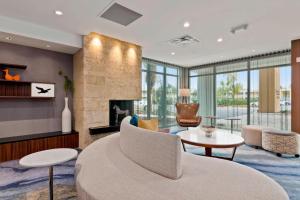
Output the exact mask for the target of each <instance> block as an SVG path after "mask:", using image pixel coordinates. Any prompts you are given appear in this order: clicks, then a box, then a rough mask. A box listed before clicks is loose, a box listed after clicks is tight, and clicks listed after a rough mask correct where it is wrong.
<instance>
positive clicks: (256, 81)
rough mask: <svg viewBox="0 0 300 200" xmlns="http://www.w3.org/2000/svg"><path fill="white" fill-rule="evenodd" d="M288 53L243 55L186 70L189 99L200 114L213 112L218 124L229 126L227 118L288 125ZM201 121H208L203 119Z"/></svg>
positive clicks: (240, 124)
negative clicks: (196, 106) (242, 56)
mask: <svg viewBox="0 0 300 200" xmlns="http://www.w3.org/2000/svg"><path fill="white" fill-rule="evenodd" d="M289 64H290V55H289V54H284V55H278V56H273V57H265V58H257V59H248V60H247V59H245V60H243V61H239V62H232V63H227V64H218V65H210V66H204V67H200V68H193V69H191V70H189V86H190V89H191V101H193V102H199V103H200V115H202V116H208V115H215V116H217V117H218V118H219V119H218V120H217V126H218V127H220V128H225V129H228V128H230V121H228V120H226V119H228V118H232V117H234V118H240V119H241V121H239V123H238V125H237V124H235V127H234V128H236V129H240V128H241V126H242V125H245V124H256V125H261V126H268V127H276V128H279V129H282V130H290V128H291V67H290V66H289ZM204 123H208V122H207V121H204Z"/></svg>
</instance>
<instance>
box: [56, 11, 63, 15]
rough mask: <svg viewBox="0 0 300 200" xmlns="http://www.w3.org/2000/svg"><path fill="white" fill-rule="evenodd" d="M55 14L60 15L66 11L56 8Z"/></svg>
mask: <svg viewBox="0 0 300 200" xmlns="http://www.w3.org/2000/svg"><path fill="white" fill-rule="evenodd" d="M55 14H56V15H59V16H60V15H63V14H64V13H63V12H62V11H60V10H56V11H55Z"/></svg>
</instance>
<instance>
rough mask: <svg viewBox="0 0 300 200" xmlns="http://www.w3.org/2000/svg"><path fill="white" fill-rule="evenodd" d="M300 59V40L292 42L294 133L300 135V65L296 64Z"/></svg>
mask: <svg viewBox="0 0 300 200" xmlns="http://www.w3.org/2000/svg"><path fill="white" fill-rule="evenodd" d="M297 57H300V40H293V41H292V49H291V59H292V60H291V63H292V131H294V132H297V133H300V63H297V62H296V59H297Z"/></svg>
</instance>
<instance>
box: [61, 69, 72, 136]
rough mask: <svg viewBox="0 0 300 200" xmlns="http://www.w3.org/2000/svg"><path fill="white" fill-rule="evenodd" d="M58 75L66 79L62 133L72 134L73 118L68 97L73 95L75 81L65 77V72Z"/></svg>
mask: <svg viewBox="0 0 300 200" xmlns="http://www.w3.org/2000/svg"><path fill="white" fill-rule="evenodd" d="M58 74H59V75H60V76H62V77H64V90H65V108H64V110H63V112H62V132H63V133H70V132H71V131H72V116H71V111H70V109H69V105H68V104H69V98H68V95H69V94H72V93H73V90H74V87H73V81H72V80H71V79H70V78H69V77H68V76H67V75H64V73H63V71H62V70H60V71H59V72H58Z"/></svg>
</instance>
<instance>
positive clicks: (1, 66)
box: [0, 63, 27, 70]
mask: <svg viewBox="0 0 300 200" xmlns="http://www.w3.org/2000/svg"><path fill="white" fill-rule="evenodd" d="M0 68H2V69H4V68H14V69H24V70H25V69H26V68H27V66H26V65H19V64H8V63H0Z"/></svg>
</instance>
